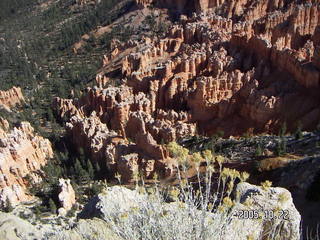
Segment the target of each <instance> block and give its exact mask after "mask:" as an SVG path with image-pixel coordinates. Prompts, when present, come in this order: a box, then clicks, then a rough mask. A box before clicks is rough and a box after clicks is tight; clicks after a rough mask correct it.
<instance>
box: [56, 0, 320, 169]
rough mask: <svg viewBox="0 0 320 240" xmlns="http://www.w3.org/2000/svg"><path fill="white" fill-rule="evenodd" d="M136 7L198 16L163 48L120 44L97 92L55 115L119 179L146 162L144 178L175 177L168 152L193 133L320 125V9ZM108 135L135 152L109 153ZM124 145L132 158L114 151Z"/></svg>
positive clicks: (229, 4) (162, 42) (160, 43)
mask: <svg viewBox="0 0 320 240" xmlns="http://www.w3.org/2000/svg"><path fill="white" fill-rule="evenodd" d="M137 4H138V6H139V7H146V6H148V5H149V4H154V5H155V6H159V7H168V8H172V9H175V10H177V11H178V12H180V13H185V12H187V13H190V9H191V10H192V11H194V12H197V13H198V14H193V15H192V14H188V15H189V16H190V15H192V17H186V16H184V17H181V20H180V22H179V23H178V24H176V25H173V26H172V27H171V28H170V30H169V31H168V33H167V35H166V37H164V38H162V39H159V38H157V37H155V38H153V39H151V38H147V37H143V38H142V39H141V40H140V41H128V42H126V43H121V42H119V41H114V42H113V43H112V50H111V52H110V53H108V54H106V55H105V56H104V60H103V70H102V71H101V72H100V73H99V74H98V75H97V85H98V86H99V87H95V88H90V89H87V91H86V93H85V94H84V95H83V97H82V98H81V99H80V100H70V99H59V98H57V99H55V101H54V106H55V108H56V110H57V112H58V113H59V114H60V115H61V116H62V117H63V116H65V117H66V118H67V119H70V118H71V121H70V124H69V125H68V130H69V132H70V133H71V134H72V136H73V139H74V141H73V142H74V143H75V144H76V145H78V146H84V147H85V148H86V149H87V151H88V152H90V153H91V154H92V155H93V156H98V157H94V159H95V158H97V159H100V160H99V161H103V162H112V164H115V165H117V167H116V169H118V170H120V171H121V169H126V168H127V169H131V170H130V171H132V170H133V169H135V168H138V167H141V166H143V164H142V163H141V161H142V160H141V159H146V161H149V160H150V161H154V163H151V164H150V165H148V167H143V168H144V170H146V169H147V168H148V169H156V168H157V167H158V166H157V165H159V168H162V171H163V172H169V175H170V171H167V170H168V169H170V167H168V166H169V163H170V162H171V161H170V158H169V156H168V154H167V153H166V151H165V149H164V148H163V147H162V145H161V144H162V143H166V142H170V141H175V140H177V139H179V138H183V137H185V136H188V135H194V134H195V132H196V129H197V130H198V131H199V132H200V133H201V134H205V135H212V134H215V133H216V132H217V131H218V130H222V131H224V133H225V135H226V136H228V135H241V134H244V133H246V132H250V133H251V132H252V133H259V132H272V131H274V132H276V131H278V129H279V128H280V126H281V125H282V124H283V123H284V122H286V123H287V125H288V128H289V129H295V128H296V126H297V123H298V122H301V124H302V126H303V128H305V129H312V128H314V127H315V126H316V125H317V124H318V122H319V120H320V108H319V100H320V99H319V94H318V92H319V84H320V71H319V66H320V60H319V59H320V56H319V53H320V50H319V47H320V46H319V43H320V33H319V32H320V30H319V22H320V6H319V1H308V2H298V1H281V0H280V1H273V0H263V1H209V0H207V1H200V0H197V1H196V0H195V1H183V0H181V1H165V0H159V1H138V0H137ZM115 72H121V74H120V78H121V79H122V80H121V81H122V83H121V86H120V87H105V86H107V85H108V81H109V77H114V73H115ZM93 112H94V116H92V113H93ZM75 116H76V117H75ZM92 118H94V120H92ZM75 119H76V120H75ZM75 121H76V122H75ZM93 123H94V124H93ZM79 124H80V125H81V126H80V127H79ZM85 126H86V127H85ZM96 126H98V127H96ZM79 128H80V129H83V130H81V131H80V130H78V129H79ZM96 128H98V129H96ZM98 133H99V134H98ZM110 134H111V135H112V136H117V138H119V139H121V141H124V142H126V141H127V142H129V140H130V141H132V143H130V144H128V143H125V144H114V143H112V144H111V143H110V140H108V139H109V138H110ZM101 135H102V136H103V137H101ZM121 141H120V142H121ZM123 145H126V147H125V149H126V150H125V152H126V154H123V153H119V152H118V150H114V149H118V148H121V149H123ZM131 145H132V148H131ZM118 146H121V147H118ZM128 148H129V149H130V150H128ZM100 149H103V150H101V151H102V152H103V153H102V154H101V155H100V152H101V151H100ZM106 149H108V150H106ZM110 149H112V150H110ZM107 151H109V152H108V154H106V152H107ZM97 152H98V153H99V154H97ZM127 154H129V155H128V156H127V157H125V158H124V157H123V155H127ZM106 155H108V157H105V156H106ZM109 156H112V157H111V158H112V160H111V161H110V160H109ZM106 159H108V160H106ZM118 164H120V165H118ZM123 165H125V166H127V167H126V168H124V167H123ZM152 165H154V166H156V167H154V168H152V167H150V166H152ZM119 166H121V167H119ZM128 166H129V167H128ZM109 168H110V167H109Z"/></svg>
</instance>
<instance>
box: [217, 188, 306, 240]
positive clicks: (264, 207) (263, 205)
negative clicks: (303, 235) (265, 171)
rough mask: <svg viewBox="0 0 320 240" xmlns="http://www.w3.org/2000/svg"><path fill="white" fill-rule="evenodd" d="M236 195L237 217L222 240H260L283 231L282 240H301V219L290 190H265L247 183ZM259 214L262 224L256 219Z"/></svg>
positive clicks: (235, 208) (235, 210)
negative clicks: (262, 237) (272, 233)
mask: <svg viewBox="0 0 320 240" xmlns="http://www.w3.org/2000/svg"><path fill="white" fill-rule="evenodd" d="M236 192H237V197H238V200H237V201H236V202H238V203H237V204H236V205H235V207H234V209H233V211H234V212H235V217H234V218H233V219H232V220H231V222H230V224H228V225H227V229H226V234H225V236H224V238H223V239H226V240H229V239H230V240H231V239H248V238H249V239H261V236H267V235H268V234H270V233H271V232H272V231H274V233H276V231H280V234H279V236H280V238H279V239H283V240H285V239H290V240H298V239H300V222H301V216H300V213H299V212H298V211H297V209H296V208H295V206H294V204H293V200H292V197H291V193H290V192H289V191H288V190H286V189H284V188H273V187H272V188H267V189H263V188H262V187H258V186H254V185H251V184H249V183H245V182H244V183H240V184H239V185H238V186H237V190H236ZM242 213H244V214H243V216H241V215H242ZM256 213H257V214H259V215H260V216H261V217H263V220H262V221H259V220H258V219H256V218H255V217H254V214H256ZM247 214H249V215H250V214H251V215H250V217H246V215H247ZM252 216H253V217H252Z"/></svg>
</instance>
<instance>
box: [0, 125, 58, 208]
mask: <svg viewBox="0 0 320 240" xmlns="http://www.w3.org/2000/svg"><path fill="white" fill-rule="evenodd" d="M0 136H1V138H0V205H1V206H4V205H5V204H7V201H8V200H9V201H10V203H11V204H13V205H15V204H16V203H18V202H20V201H26V200H29V199H30V196H29V195H28V194H27V193H26V187H27V186H28V185H29V184H30V182H28V181H31V180H33V181H35V182H38V181H39V180H40V177H39V175H38V174H37V172H38V171H39V170H40V169H41V167H42V166H43V165H45V164H46V162H47V160H48V159H49V158H51V157H52V156H53V151H52V148H51V143H50V142H49V140H47V139H44V138H43V137H40V136H38V135H37V134H36V133H35V132H34V129H33V128H32V127H31V125H30V123H28V122H22V123H21V124H20V126H19V127H14V128H13V129H12V130H10V129H9V124H8V122H6V120H4V119H0ZM27 176H28V178H26V177H27Z"/></svg>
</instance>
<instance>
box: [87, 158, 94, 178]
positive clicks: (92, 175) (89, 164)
mask: <svg viewBox="0 0 320 240" xmlns="http://www.w3.org/2000/svg"><path fill="white" fill-rule="evenodd" d="M87 170H88V174H89V177H90V179H91V180H92V179H94V169H93V166H92V163H91V161H90V160H87Z"/></svg>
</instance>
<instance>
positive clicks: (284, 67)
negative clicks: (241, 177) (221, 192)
mask: <svg viewBox="0 0 320 240" xmlns="http://www.w3.org/2000/svg"><path fill="white" fill-rule="evenodd" d="M34 4H35V3H34ZM26 9H28V10H30V11H31V12H33V14H32V16H31V15H30V16H28V15H27V16H25V15H24V14H23V11H26ZM99 9H100V10H99ZM101 9H102V10H101ZM9 12H10V11H9ZM106 12H107V13H106ZM10 14H13V15H10ZM10 14H9V16H12V19H14V20H12V21H11V20H10V18H8V17H6V18H4V22H3V24H2V25H1V26H0V29H10V27H12V29H13V30H12V31H9V30H5V31H3V33H1V34H0V35H1V37H2V39H0V40H1V42H0V44H1V45H0V50H1V56H6V55H8V56H9V57H7V59H6V60H7V61H3V62H0V75H2V76H3V86H0V89H1V91H0V136H1V139H0V206H1V207H2V208H3V209H4V210H5V211H7V212H9V210H10V211H11V210H12V207H15V208H14V209H13V212H12V213H11V214H5V213H1V216H0V226H2V227H3V226H10V225H11V224H12V225H13V226H16V227H15V228H9V230H6V231H4V232H3V236H2V235H1V234H2V233H0V236H1V237H2V238H4V239H6V238H7V239H32V238H30V237H31V236H32V234H34V236H33V238H35V239H101V236H103V235H105V234H109V233H110V234H111V235H110V236H112V234H115V235H117V232H114V229H111V226H110V223H108V220H109V219H105V218H103V217H101V214H100V215H99V214H98V215H97V216H96V215H95V217H98V219H97V218H93V216H90V218H91V219H81V216H82V217H83V215H84V214H85V213H84V212H83V211H82V208H83V207H84V208H85V209H87V208H92V209H93V210H95V207H96V206H95V205H94V206H93V205H92V204H93V203H92V201H94V200H91V203H90V202H89V203H88V205H87V202H88V200H89V199H90V198H92V197H93V196H95V195H96V194H97V193H99V192H101V189H102V188H104V187H105V183H104V182H105V180H107V181H108V182H109V183H112V184H115V183H117V181H118V182H120V183H122V184H126V185H128V186H131V187H132V186H134V184H135V183H136V178H137V174H138V175H139V176H141V177H143V178H144V179H145V181H146V182H147V183H152V182H153V183H154V179H156V178H158V177H159V178H160V180H161V182H163V183H165V185H170V184H171V185H173V184H175V183H176V180H177V177H178V176H179V168H180V167H181V166H180V165H181V161H180V160H181V159H179V158H177V156H175V155H174V154H172V152H170V151H169V150H170V147H169V145H168V144H169V143H171V142H178V143H179V144H180V145H181V146H183V147H185V148H186V149H188V151H187V150H183V151H186V152H185V154H184V156H185V158H186V159H188V160H190V162H191V161H194V159H195V158H197V157H198V158H200V162H201V170H203V171H204V172H205V171H206V169H207V165H206V163H205V161H204V159H205V157H204V156H202V155H197V153H202V154H203V155H204V153H203V152H204V151H205V150H210V151H211V152H212V153H213V154H214V155H215V156H219V157H217V158H219V159H220V157H223V159H224V162H223V165H221V166H222V168H223V167H224V168H231V169H237V170H239V171H241V172H243V171H246V172H248V173H250V178H249V179H248V180H247V181H248V182H249V183H251V184H255V185H260V183H261V182H263V181H265V180H270V181H272V182H273V186H275V187H282V188H286V189H288V190H289V191H290V192H291V194H292V198H291V195H290V196H289V197H288V198H286V199H285V200H284V202H285V203H286V204H284V205H285V206H289V205H290V209H292V210H293V211H294V212H295V214H294V215H295V216H296V218H295V220H294V221H291V223H286V224H285V231H286V233H283V234H282V239H299V236H298V235H299V222H300V220H299V219H300V214H301V219H302V226H303V229H307V228H311V229H315V228H316V226H317V224H318V221H319V219H320V216H319V214H318V213H319V200H320V197H319V194H318V188H319V186H320V180H319V174H320V171H319V170H320V169H319V159H320V158H319V153H320V134H319V122H320V108H319V106H320V105H319V100H320V99H319V94H318V92H319V84H320V27H319V22H320V4H319V1H318V0H310V1H307V2H305V1H293V0H292V1H281V0H280V1H273V0H263V1H246V0H241V1H220V2H219V1H218V2H217V1H211V0H207V1H199V0H191V1H186V0H182V1H171V2H168V1H162V0H147V1H143V0H142V1H141V0H135V1H129V0H124V1H119V2H116V1H115V2H113V1H111V0H110V1H66V2H62V1H56V2H54V1H39V3H37V4H35V5H32V4H31V5H28V6H27V8H25V9H23V8H22V10H19V11H17V13H14V12H12V11H11V13H10ZM29 21H31V22H33V23H34V24H33V26H34V27H33V28H32V27H30V26H24V25H25V23H24V24H21V23H23V22H29ZM44 23H47V24H44ZM24 29H25V30H24ZM14 31H16V32H14ZM20 35H21V37H20ZM12 36H14V37H12ZM22 36H24V37H22ZM19 38H20V39H19ZM11 39H14V41H11ZM27 40H28V41H30V40H32V41H35V40H37V41H38V42H37V43H38V44H36V45H33V46H28V45H27V44H26V43H27ZM41 41H42V44H40V43H41ZM30 42H31V41H30ZM12 44H13V45H16V46H14V47H12V46H11V45H12ZM43 44H45V45H46V44H47V46H48V47H46V48H45V47H41V45H43ZM38 47H39V48H38ZM29 48H30V49H32V51H30V49H29ZM19 49H20V50H19ZM28 49H29V50H28ZM40 53H41V54H40ZM37 58H39V59H38V60H37ZM97 60H98V61H99V62H98V64H97ZM6 62H8V64H6ZM19 69H20V70H21V69H23V75H21V72H19V71H20V70H19ZM18 70H19V71H18ZM12 74H13V75H12ZM304 131H306V132H304ZM219 164H220V162H219ZM189 165H190V169H189V171H188V174H187V175H189V177H194V176H193V175H194V174H195V173H196V171H195V169H196V166H197V165H196V164H195V163H189ZM222 168H221V169H222ZM219 174H220V173H219ZM116 179H117V180H116ZM97 180H103V181H102V182H103V183H101V181H99V184H98V181H97ZM239 188H241V187H239ZM244 188H245V189H242V190H243V193H242V194H243V196H245V195H246V193H245V192H247V191H251V190H252V189H253V190H252V191H254V192H260V193H259V194H258V195H259V196H260V197H258V198H257V199H255V201H256V204H257V206H261V204H262V203H263V202H267V203H268V202H270V206H271V205H272V207H275V206H274V205H276V203H277V200H276V198H274V197H275V196H273V194H272V193H274V194H276V196H278V195H279V194H280V192H281V195H283V194H282V193H283V191H286V190H284V189H282V188H275V189H271V190H270V193H263V192H261V191H266V189H264V187H263V186H262V188H260V187H255V186H253V185H248V186H247V188H250V189H251V188H252V189H251V190H250V189H247V188H246V187H244ZM111 189H115V191H116V190H117V187H113V188H111ZM121 189H122V188H121ZM261 189H262V190H261ZM111 191H113V190H111ZM121 191H128V194H129V195H130V194H139V193H132V192H130V191H131V190H125V188H123V190H121ZM277 194H278V195H277ZM284 195H286V194H284ZM99 196H100V195H99ZM126 197H128V196H126ZM114 198H115V199H117V198H121V197H119V196H118V195H117V196H114ZM129 198H130V197H129ZM279 198H280V197H279ZM93 199H96V200H97V198H93ZM137 199H139V196H138V195H137ZM235 199H236V197H235V198H234V200H235ZM98 200H99V199H98ZM100 200H101V199H100ZM100 200H99V201H100ZM238 200H239V199H238ZM279 201H280V200H279ZM279 201H278V203H279ZM20 202H21V203H23V202H29V203H28V204H27V205H23V204H21V205H19V203H20ZM107 202H110V199H109V200H108V201H107V200H106V201H104V202H103V203H101V204H100V205H99V204H98V203H97V202H95V203H94V204H98V206H100V207H101V208H102V210H103V211H104V209H105V208H106V209H107V210H108V207H107V206H108V203H107ZM238 202H239V204H243V202H242V201H241V199H240V200H239V201H238ZM292 202H293V203H294V204H295V205H293V204H292ZM56 205H57V206H56ZM295 207H296V208H297V209H298V211H299V212H300V214H299V213H298V212H297V210H296V209H295ZM40 209H42V210H43V211H44V213H39V211H40ZM92 209H91V210H92ZM93 210H92V211H93ZM100 210H101V209H100ZM107 210H106V211H107ZM52 213H54V214H52ZM56 213H57V214H58V216H56V215H55V214H56ZM75 213H77V214H79V215H77V216H78V217H75ZM102 215H103V214H102ZM39 216H40V217H39ZM21 218H25V220H22V219H21ZM60 222H61V223H60ZM240 223H241V221H240V222H239V221H238V222H237V221H236V223H234V224H235V227H234V228H233V227H232V226H233V225H232V224H233V223H231V224H230V225H228V226H227V230H226V231H227V233H224V234H226V235H225V237H224V238H223V239H227V236H228V237H230V239H231V238H233V239H237V238H238V239H260V237H261V234H262V233H263V232H264V231H265V230H263V229H265V225H263V224H262V225H261V224H260V223H257V226H256V229H258V230H257V231H256V232H253V233H252V234H251V235H252V236H251V235H250V234H249V233H248V231H249V230H250V229H249V226H250V225H252V224H253V223H252V222H251V221H244V222H242V223H243V224H244V225H245V226H247V227H245V229H246V231H245V232H244V233H243V234H245V235H241V236H240V235H237V234H239V233H235V232H233V231H234V229H238V228H239V224H240ZM242 223H241V224H242ZM254 224H256V223H254ZM111 225H112V224H111ZM3 229H4V227H3ZM14 229H16V230H14ZM259 229H262V230H261V231H260V230H259ZM247 230H248V231H247ZM104 231H106V232H104ZM56 232H60V233H61V234H58V235H57V236H54V235H55V234H54V233H56ZM111 232H113V233H111ZM89 233H90V234H89ZM228 234H229V235H228ZM286 234H289V235H286ZM27 235H30V236H27ZM93 235H94V237H93ZM118 235H119V234H118ZM249 235H250V236H249ZM302 235H304V236H305V233H302ZM89 236H90V237H92V238H90V237H89ZM122 237H123V236H122ZM249 237H252V238H249ZM110 239H115V238H113V237H110ZM127 239H128V238H127ZM181 239H183V237H181Z"/></svg>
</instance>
